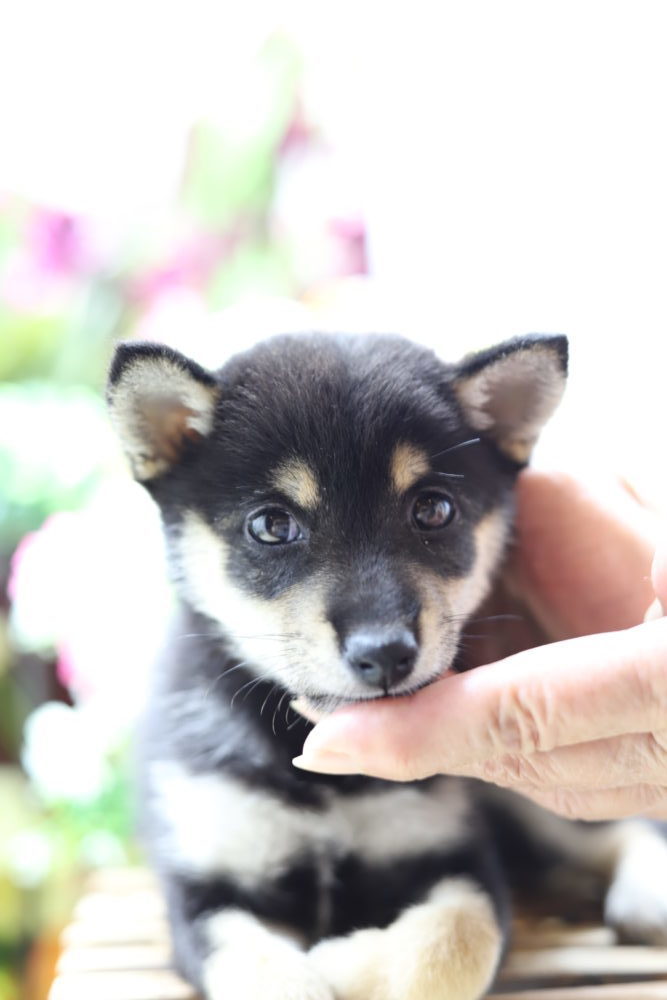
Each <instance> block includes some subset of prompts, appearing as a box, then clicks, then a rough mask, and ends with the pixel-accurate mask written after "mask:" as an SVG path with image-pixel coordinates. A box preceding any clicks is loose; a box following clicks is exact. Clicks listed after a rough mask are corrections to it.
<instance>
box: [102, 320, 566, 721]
mask: <svg viewBox="0 0 667 1000" xmlns="http://www.w3.org/2000/svg"><path fill="white" fill-rule="evenodd" d="M566 364H567V344H566V340H565V338H564V337H560V336H547V337H537V336H533V337H526V338H522V339H517V340H513V341H509V342H507V343H504V344H501V345H500V346H499V347H496V348H493V349H491V350H488V351H485V352H483V353H481V354H477V355H474V356H472V357H469V358H466V359H464V361H462V362H461V363H460V364H457V365H447V364H443V363H442V362H441V361H439V360H438V359H437V358H436V357H435V356H434V355H433V354H432V353H431V352H429V351H427V350H425V349H423V348H421V347H417V346H415V345H413V344H411V343H409V342H408V341H405V340H403V339H401V338H398V337H384V336H382V337H381V336H372V337H335V336H325V335H294V336H285V337H277V338H274V339H272V340H270V341H267V342H266V343H264V344H261V345H259V346H258V347H256V348H254V349H253V350H251V351H249V352H247V353H245V354H243V355H239V356H237V357H236V358H234V359H232V361H231V362H229V363H228V364H227V365H226V366H225V367H224V368H222V369H221V370H220V371H218V372H215V373H212V372H208V371H205V370H204V369H203V368H201V367H199V366H198V365H197V364H195V363H194V362H192V361H190V360H188V359H187V358H185V357H183V356H182V355H180V354H178V353H176V352H175V351H172V350H170V349H168V348H165V347H159V346H156V345H150V344H136V343H135V344H131V343H130V344H122V345H121V346H120V347H119V348H118V350H117V354H116V357H115V359H114V363H113V366H112V369H111V374H110V382H109V402H110V407H111V413H112V418H113V420H114V423H115V424H116V427H117V430H118V433H119V435H120V438H121V440H122V442H123V445H124V447H125V451H126V453H127V455H128V457H129V459H130V462H131V464H132V467H133V471H134V474H135V476H136V477H137V479H139V480H140V481H141V482H143V483H144V484H145V485H146V487H147V488H148V489H149V490H150V492H151V493H152V495H153V496H154V498H155V500H156V501H157V502H158V504H159V506H160V508H161V511H162V516H163V520H164V523H165V526H166V533H167V539H168V545H169V549H170V555H171V560H172V565H173V567H174V570H175V577H176V580H177V583H178V586H179V589H180V593H181V596H182V597H183V599H184V600H185V601H186V602H187V603H189V604H190V605H191V606H192V607H193V608H194V609H196V610H197V611H199V612H200V613H202V614H204V615H205V616H207V617H208V618H209V619H210V620H211V621H212V622H213V623H215V624H216V626H217V627H219V628H220V630H221V632H222V634H223V635H224V637H225V639H226V641H227V643H228V644H231V645H232V646H233V648H234V649H235V652H236V654H237V655H238V657H239V658H240V659H242V660H243V661H244V662H245V663H246V664H247V666H248V667H249V668H250V669H251V670H253V671H254V672H255V673H256V674H257V676H263V677H265V678H267V679H270V680H272V681H274V682H277V683H279V684H281V685H283V686H284V687H286V688H287V689H288V690H289V691H290V692H291V693H292V694H294V695H295V696H301V697H305V698H307V699H309V700H310V701H311V702H314V703H316V704H323V705H326V706H329V707H330V706H333V705H335V704H337V703H340V702H341V701H349V700H357V699H363V698H373V697H381V696H383V695H385V694H387V693H391V694H400V693H405V692H409V691H414V690H416V689H417V688H419V687H421V686H423V685H424V684H427V683H429V682H430V681H432V680H433V679H435V678H436V677H438V676H440V675H441V674H442V672H443V671H444V670H446V669H447V668H448V667H449V666H450V665H451V663H452V661H453V659H454V656H455V654H456V650H457V645H458V643H459V638H460V635H461V630H462V628H463V626H464V625H465V622H466V620H467V619H468V618H469V617H470V616H471V614H472V613H473V612H474V611H475V609H476V607H477V606H478V605H479V603H480V602H481V600H482V599H483V598H484V596H485V594H486V592H487V590H488V587H489V584H490V581H491V580H492V577H493V574H494V571H495V570H496V568H497V566H498V564H499V561H500V559H501V556H502V553H503V549H504V546H505V542H506V540H507V536H508V531H509V525H510V521H511V498H512V489H513V484H514V480H515V477H516V475H517V473H518V471H519V470H520V468H521V467H522V465H523V464H525V462H526V461H527V460H528V457H529V454H530V450H531V448H532V445H533V444H534V442H535V440H536V437H537V435H538V433H539V431H540V428H541V427H542V425H543V423H544V422H545V421H546V420H547V419H548V417H549V416H550V415H551V413H552V411H553V410H554V408H555V407H556V405H557V403H558V401H559V399H560V396H561V394H562V391H563V388H564V384H565V376H566Z"/></svg>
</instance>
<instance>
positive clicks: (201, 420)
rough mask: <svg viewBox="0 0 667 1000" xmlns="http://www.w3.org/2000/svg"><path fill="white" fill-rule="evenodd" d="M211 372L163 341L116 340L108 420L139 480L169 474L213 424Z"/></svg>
mask: <svg viewBox="0 0 667 1000" xmlns="http://www.w3.org/2000/svg"><path fill="white" fill-rule="evenodd" d="M218 392H219V386H218V383H217V382H216V380H215V378H214V376H213V375H212V374H211V373H210V372H208V371H206V369H205V368H202V367H201V366H200V365H198V364H197V363H196V362H194V361H191V360H190V359H189V358H186V357H185V356H184V355H183V354H179V353H178V351H174V350H172V349H171V348H170V347H164V346H163V345H161V344H149V343H140V342H134V343H132V342H128V343H123V344H119V345H118V347H117V348H116V353H115V355H114V358H113V362H112V364H111V370H110V372H109V382H108V386H107V401H108V403H109V409H110V412H111V420H112V423H113V424H114V427H115V429H116V431H117V433H118V435H119V437H120V440H121V442H122V445H123V448H124V450H125V454H126V455H127V457H128V459H129V461H130V464H131V466H132V471H133V473H134V475H135V477H136V478H137V479H138V480H139V481H140V482H148V481H149V480H152V479H155V478H156V477H158V476H161V475H162V474H163V473H165V472H167V471H168V470H169V469H170V468H171V467H172V466H174V465H175V464H176V463H177V462H178V461H179V460H180V459H181V457H182V456H183V455H184V453H185V451H186V449H188V448H190V447H192V445H193V444H196V443H197V442H198V441H200V440H201V439H202V438H203V437H205V436H206V435H207V434H208V433H209V432H210V430H211V428H212V426H213V415H214V411H215V404H216V402H217V398H218Z"/></svg>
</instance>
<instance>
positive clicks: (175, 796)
mask: <svg viewBox="0 0 667 1000" xmlns="http://www.w3.org/2000/svg"><path fill="white" fill-rule="evenodd" d="M151 791H152V795H153V796H154V807H155V808H156V809H157V811H158V814H159V816H160V818H161V821H162V826H163V828H164V831H165V832H164V834H163V836H162V838H161V840H160V843H159V849H160V851H161V852H162V854H163V856H164V860H165V861H166V863H167V864H168V865H169V866H170V867H171V868H174V869H176V870H177V871H180V872H182V873H183V874H190V875H195V876H197V875H198V876H204V877H206V876H211V875H219V876H224V875H231V876H233V877H234V878H235V879H236V880H237V881H240V882H241V883H242V884H245V885H246V886H248V887H249V888H250V887H252V886H255V885H257V884H259V883H261V882H262V881H264V880H266V879H267V878H272V877H273V878H274V877H276V876H279V875H280V874H281V873H282V872H283V871H285V870H286V869H287V868H289V866H290V864H291V863H292V862H293V861H294V860H296V859H299V858H301V859H303V858H306V857H312V858H314V859H317V858H321V859H322V860H325V859H334V858H336V857H340V856H344V855H346V854H348V853H354V854H356V855H357V856H359V857H361V858H362V859H363V860H365V861H369V862H372V861H375V862H377V863H382V862H391V861H393V860H396V859H398V858H401V857H410V856H415V855H419V854H422V853H425V852H428V851H433V850H441V849H442V850H447V849H448V848H451V847H453V846H455V845H456V844H457V843H459V842H461V841H462V840H464V839H465V837H466V832H467V829H468V823H467V822H466V820H467V817H468V802H467V796H466V790H465V787H464V786H463V785H462V784H459V783H457V782H452V781H447V780H446V779H442V780H441V781H438V782H435V783H433V784H432V785H430V786H429V788H428V790H422V789H417V788H415V787H411V786H406V785H397V786H395V787H391V788H389V789H388V790H387V791H383V792H373V793H364V794H360V795H348V796H345V797H342V796H334V795H333V794H332V796H331V799H330V801H329V803H328V804H327V806H326V807H325V808H324V809H322V810H315V809H310V808H306V807H304V806H295V805H291V804H289V803H287V802H285V801H284V800H283V799H281V798H279V797H278V796H277V795H273V794H271V793H270V792H266V791H259V790H254V789H249V788H248V787H247V786H246V785H244V784H243V783H242V782H240V781H237V780H236V779H234V778H228V777H225V776H220V775H217V774H203V775H202V774H197V775H195V774H191V773H189V772H188V771H187V770H186V769H185V768H184V767H183V766H182V765H181V764H178V763H176V762H174V761H162V762H158V763H155V764H154V765H153V767H152V770H151Z"/></svg>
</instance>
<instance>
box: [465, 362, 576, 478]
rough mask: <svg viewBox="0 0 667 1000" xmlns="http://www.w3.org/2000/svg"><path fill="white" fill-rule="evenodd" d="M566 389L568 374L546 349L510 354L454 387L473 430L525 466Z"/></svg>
mask: <svg viewBox="0 0 667 1000" xmlns="http://www.w3.org/2000/svg"><path fill="white" fill-rule="evenodd" d="M564 390H565V374H564V372H562V371H561V370H560V368H559V362H558V359H557V357H556V355H555V354H554V351H553V350H552V349H551V348H549V347H546V346H544V347H540V346H534V347H531V348H529V349H527V350H522V351H516V352H514V353H512V354H508V355H506V356H505V357H501V358H499V359H498V360H497V361H492V362H490V363H489V364H488V365H487V366H486V367H485V368H482V369H481V370H480V371H478V372H475V373H474V374H472V375H469V376H467V377H463V378H461V379H460V380H459V381H458V382H457V383H456V385H455V391H456V394H457V396H458V398H459V401H460V403H461V405H462V406H463V409H464V411H465V413H466V416H467V418H468V420H469V421H470V423H471V424H472V426H473V427H475V428H476V429H478V430H481V431H486V432H487V433H488V434H489V436H490V437H492V438H493V439H494V440H495V441H496V443H497V445H498V447H499V448H500V449H501V451H503V452H504V453H505V454H506V455H509V457H510V458H513V459H514V460H515V461H516V462H521V463H523V462H527V461H528V459H529V457H530V453H531V451H532V449H533V446H534V445H535V442H536V441H537V438H538V436H539V433H540V431H541V430H542V427H543V426H544V424H545V423H546V422H547V420H548V419H549V417H550V416H551V414H552V413H553V411H554V410H555V409H556V407H557V406H558V404H559V402H560V400H561V397H562V395H563V392H564Z"/></svg>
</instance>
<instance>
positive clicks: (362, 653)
mask: <svg viewBox="0 0 667 1000" xmlns="http://www.w3.org/2000/svg"><path fill="white" fill-rule="evenodd" d="M417 652H418V646H417V640H416V639H415V637H414V635H413V634H412V633H411V632H408V631H407V630H401V631H400V632H397V633H394V634H392V635H387V634H386V633H384V634H380V635H378V634H375V635H373V634H370V633H368V632H355V633H353V634H352V635H351V636H349V637H348V639H347V641H346V642H345V645H344V648H343V655H344V656H345V659H346V660H347V662H348V664H349V666H350V667H351V668H352V671H353V672H354V674H355V675H356V676H357V677H358V678H359V680H361V681H363V683H364V684H368V686H369V687H378V688H382V689H383V690H384V691H385V692H387V691H389V690H390V688H392V687H395V686H396V685H397V684H399V683H400V682H401V681H403V680H405V678H406V677H408V676H409V675H410V674H411V673H412V668H413V667H414V665H415V660H416V659H417Z"/></svg>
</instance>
